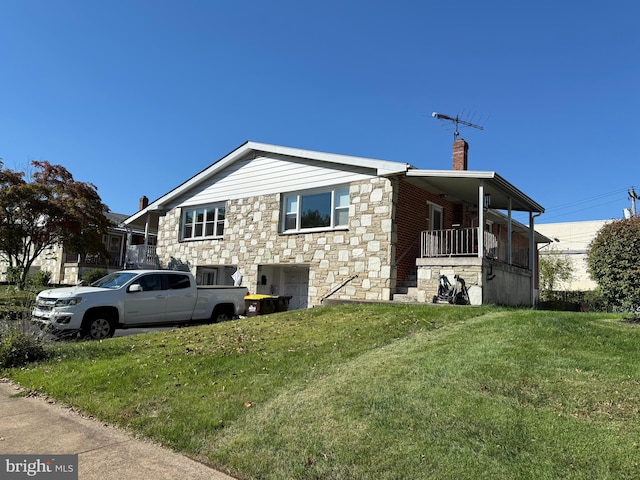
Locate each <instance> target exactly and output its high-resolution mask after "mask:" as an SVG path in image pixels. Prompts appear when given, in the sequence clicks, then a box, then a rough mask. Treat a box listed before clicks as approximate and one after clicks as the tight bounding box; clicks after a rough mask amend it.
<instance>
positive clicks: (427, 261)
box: [398, 170, 549, 305]
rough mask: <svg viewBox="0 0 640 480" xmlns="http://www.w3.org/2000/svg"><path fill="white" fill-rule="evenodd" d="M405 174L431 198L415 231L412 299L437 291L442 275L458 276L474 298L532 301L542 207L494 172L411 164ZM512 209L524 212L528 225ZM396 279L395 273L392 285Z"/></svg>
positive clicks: (515, 302) (535, 292) (516, 302)
mask: <svg viewBox="0 0 640 480" xmlns="http://www.w3.org/2000/svg"><path fill="white" fill-rule="evenodd" d="M405 180H406V182H408V183H409V184H410V185H411V186H412V188H413V187H417V188H419V189H420V190H421V191H423V192H424V196H425V197H426V198H427V200H426V201H427V203H428V204H429V207H428V214H427V216H428V218H427V221H426V223H427V229H422V230H421V231H420V232H416V233H414V235H416V234H417V235H418V236H419V241H418V244H419V251H417V252H415V256H414V257H413V258H415V260H414V261H415V265H414V269H415V270H414V271H415V272H416V274H415V277H416V293H417V297H418V298H417V299H418V301H426V302H428V301H430V299H431V298H432V297H433V296H434V295H435V294H436V292H437V289H438V281H439V277H440V275H446V276H447V277H448V279H449V280H450V281H453V279H454V276H456V275H457V276H460V277H461V278H463V279H464V280H465V282H466V286H467V288H468V289H469V293H470V299H471V303H472V304H478V305H480V304H487V303H500V304H508V305H534V304H535V303H536V302H537V300H538V295H539V292H538V270H537V268H538V266H537V244H538V243H547V242H548V241H549V239H547V238H546V237H544V236H542V235H540V234H537V233H536V232H535V218H536V217H538V216H539V215H541V214H542V213H543V212H544V209H543V208H542V206H540V205H539V204H538V203H536V202H535V201H534V200H532V199H531V198H529V197H528V196H527V195H525V194H524V193H522V192H521V191H520V190H518V189H517V188H515V187H514V186H513V185H511V184H510V183H508V182H507V181H506V180H504V179H503V178H502V177H500V176H499V175H498V174H497V173H495V172H484V171H469V170H446V171H443V170H409V171H408V172H407V176H406V178H405ZM414 191H415V189H414ZM516 212H517V213H519V214H520V215H521V217H522V212H525V213H526V216H525V218H527V220H525V221H526V222H527V223H528V225H525V224H524V223H521V222H519V221H517V220H516V219H515V218H514V214H516ZM399 234H400V232H399ZM414 238H415V237H414ZM407 256H408V257H411V256H409V255H407ZM398 258H399V259H400V260H401V259H402V257H398ZM401 281H402V279H401V277H400V275H399V282H398V286H400V285H401Z"/></svg>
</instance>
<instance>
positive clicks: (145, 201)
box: [138, 195, 149, 210]
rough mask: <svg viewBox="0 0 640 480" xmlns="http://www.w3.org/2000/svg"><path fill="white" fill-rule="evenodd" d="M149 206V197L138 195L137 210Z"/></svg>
mask: <svg viewBox="0 0 640 480" xmlns="http://www.w3.org/2000/svg"><path fill="white" fill-rule="evenodd" d="M148 206H149V199H148V198H147V197H146V196H144V195H143V196H142V197H140V208H139V209H138V210H144V209H145V208H147V207H148Z"/></svg>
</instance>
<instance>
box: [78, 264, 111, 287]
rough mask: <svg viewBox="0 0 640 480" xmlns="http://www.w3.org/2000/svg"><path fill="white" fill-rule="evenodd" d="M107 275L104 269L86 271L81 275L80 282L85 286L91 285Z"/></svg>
mask: <svg viewBox="0 0 640 480" xmlns="http://www.w3.org/2000/svg"><path fill="white" fill-rule="evenodd" d="M108 274H109V271H108V270H107V269H106V268H94V269H92V270H87V271H86V272H84V273H83V274H82V277H81V279H82V281H83V282H84V283H86V284H87V285H91V284H92V283H93V282H95V281H96V280H100V279H101V278H102V277H105V276H107V275H108Z"/></svg>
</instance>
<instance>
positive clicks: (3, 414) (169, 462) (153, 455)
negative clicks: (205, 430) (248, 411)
mask: <svg viewBox="0 0 640 480" xmlns="http://www.w3.org/2000/svg"><path fill="white" fill-rule="evenodd" d="M19 392H20V390H19V389H18V388H17V387H16V386H15V385H13V384H11V383H10V382H7V381H6V380H2V379H0V454H4V455H7V454H19V455H49V454H54V455H64V454H78V479H79V480H94V479H95V480H111V479H113V480H137V479H144V480H149V479H152V480H165V479H166V480H175V479H185V480H186V479H194V480H199V479H202V480H233V477H230V476H228V475H225V474H223V473H221V472H218V471H216V470H213V469H211V468H209V467H207V466H205V465H203V464H201V463H198V462H196V461H194V460H191V459H189V458H187V457H185V456H183V455H179V454H177V453H175V452H173V451H172V450H169V449H166V448H163V447H161V446H159V445H157V444H154V443H151V442H147V441H144V440H139V439H136V438H134V437H133V436H132V435H131V434H129V433H127V432H126V431H124V430H121V429H118V428H115V427H112V426H108V425H105V424H104V423H102V422H99V421H98V420H95V419H91V418H85V417H82V416H81V415H79V414H78V413H77V412H75V411H73V410H71V409H69V408H65V407H63V406H60V405H57V404H55V403H52V402H49V401H47V400H46V399H44V398H39V397H20V396H15V395H16V394H18V393H19ZM0 473H1V472H0Z"/></svg>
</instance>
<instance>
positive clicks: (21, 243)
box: [0, 161, 112, 286]
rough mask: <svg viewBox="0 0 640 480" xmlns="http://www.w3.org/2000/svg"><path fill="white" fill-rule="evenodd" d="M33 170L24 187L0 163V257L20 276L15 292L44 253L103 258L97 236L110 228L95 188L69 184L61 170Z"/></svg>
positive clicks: (41, 165) (43, 165) (37, 165)
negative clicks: (53, 250)
mask: <svg viewBox="0 0 640 480" xmlns="http://www.w3.org/2000/svg"><path fill="white" fill-rule="evenodd" d="M32 165H33V167H34V173H33V175H31V178H30V179H29V181H27V180H26V179H25V173H24V172H16V171H13V170H9V169H6V168H4V165H3V163H2V162H0V255H1V256H2V257H4V260H5V261H6V262H8V264H9V267H11V268H14V269H17V271H18V272H19V281H18V284H19V285H20V286H24V285H25V281H26V278H27V273H28V272H29V268H30V267H31V265H32V264H33V262H34V261H35V259H36V258H37V257H38V256H39V255H41V254H42V253H43V252H44V251H45V249H47V248H48V247H51V246H54V245H63V246H64V248H65V249H68V250H71V251H74V252H77V253H80V254H87V253H88V254H102V255H106V253H107V252H106V250H105V247H104V245H103V243H102V235H103V234H105V233H106V232H107V229H108V227H109V226H111V225H112V224H111V222H110V220H109V219H108V218H107V217H106V213H107V212H108V208H107V206H106V205H105V204H103V203H102V200H101V199H100V196H99V195H98V191H97V188H96V186H95V185H93V184H91V183H86V182H78V181H76V180H74V179H73V176H72V175H71V173H69V171H68V170H67V169H66V168H64V167H62V166H60V165H51V164H50V163H49V162H46V161H33V162H32Z"/></svg>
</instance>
